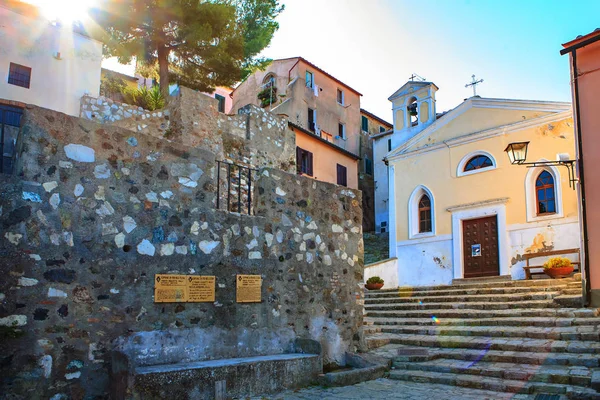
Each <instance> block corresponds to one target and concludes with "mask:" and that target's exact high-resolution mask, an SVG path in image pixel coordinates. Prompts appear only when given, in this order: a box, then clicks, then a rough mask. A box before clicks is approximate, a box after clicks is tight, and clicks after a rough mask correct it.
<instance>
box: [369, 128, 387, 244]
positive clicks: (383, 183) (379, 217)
mask: <svg viewBox="0 0 600 400" xmlns="http://www.w3.org/2000/svg"><path fill="white" fill-rule="evenodd" d="M390 137H391V135H386V136H382V137H379V138H376V139H374V140H373V174H374V179H375V232H381V229H380V228H381V222H382V221H385V222H387V226H386V230H385V231H386V232H389V231H390V222H389V215H388V205H389V204H388V203H389V202H388V200H389V188H388V167H387V165H385V164H384V163H383V161H382V160H383V158H384V157H385V156H386V154H387V153H388V151H387V149H388V139H389V138H390Z"/></svg>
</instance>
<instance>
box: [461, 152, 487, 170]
mask: <svg viewBox="0 0 600 400" xmlns="http://www.w3.org/2000/svg"><path fill="white" fill-rule="evenodd" d="M493 166H494V163H493V162H492V160H490V158H489V157H487V156H484V155H479V156H475V157H473V158H471V159H470V160H469V162H467V165H465V169H464V171H465V172H468V171H475V170H476V169H482V168H489V167H493Z"/></svg>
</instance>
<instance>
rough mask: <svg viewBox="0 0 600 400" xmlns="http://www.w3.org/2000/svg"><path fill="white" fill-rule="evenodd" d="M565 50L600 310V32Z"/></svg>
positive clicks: (585, 232)
mask: <svg viewBox="0 0 600 400" xmlns="http://www.w3.org/2000/svg"><path fill="white" fill-rule="evenodd" d="M563 47H564V49H563V50H561V52H560V53H561V54H563V55H564V54H569V57H570V61H571V87H572V95H573V107H574V110H573V113H574V119H575V134H576V143H577V159H578V165H577V167H578V170H579V180H580V192H579V196H580V200H581V201H580V215H581V218H580V221H581V229H582V238H583V246H582V247H583V252H584V260H585V261H584V262H585V269H584V271H585V274H584V279H585V284H586V301H587V302H588V303H589V304H590V305H591V306H593V307H600V168H598V167H597V166H596V165H595V163H596V161H597V160H598V158H599V157H600V138H599V137H598V135H599V133H600V113H599V112H598V109H599V108H600V98H598V93H600V30H598V29H597V30H595V31H594V32H592V33H589V34H587V35H585V36H579V37H577V38H576V39H574V40H572V41H570V42H567V43H565V44H563Z"/></svg>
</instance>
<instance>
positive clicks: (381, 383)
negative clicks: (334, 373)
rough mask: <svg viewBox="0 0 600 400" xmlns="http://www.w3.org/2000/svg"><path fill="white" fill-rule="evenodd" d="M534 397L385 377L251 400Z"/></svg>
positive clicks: (515, 399)
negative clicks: (342, 385)
mask: <svg viewBox="0 0 600 400" xmlns="http://www.w3.org/2000/svg"><path fill="white" fill-rule="evenodd" d="M482 379H485V378H482ZM533 398H534V396H530V395H523V394H521V395H519V394H513V393H497V392H490V391H487V390H477V389H467V388H461V387H455V386H447V385H439V384H433V383H415V382H403V381H395V380H390V379H383V378H382V379H376V380H373V381H368V382H362V383H359V384H357V385H352V386H344V387H335V388H323V387H311V388H307V389H301V390H298V391H287V392H282V393H279V394H276V395H268V396H263V397H256V398H253V399H252V400H262V399H269V400H309V399H320V400H328V399H332V400H359V399H360V400H367V399H401V400H438V399H439V400H496V399H501V400H508V399H512V400H524V399H533Z"/></svg>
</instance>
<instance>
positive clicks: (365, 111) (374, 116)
mask: <svg viewBox="0 0 600 400" xmlns="http://www.w3.org/2000/svg"><path fill="white" fill-rule="evenodd" d="M360 113H361V114H365V115H367V116H369V117H371V118H373V119H375V120H377V121H379V122H381V123H382V124H385V125H387V126H394V124H390V123H389V122H387V121H386V120H384V119H381V118H379V117H378V116H377V115H375V114H373V113H370V112H368V111H367V110H365V109H364V108H361V109H360Z"/></svg>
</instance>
